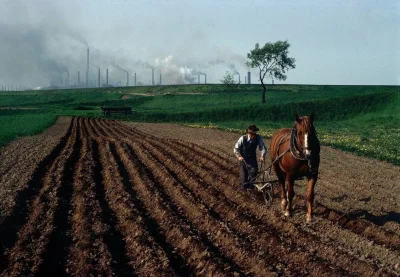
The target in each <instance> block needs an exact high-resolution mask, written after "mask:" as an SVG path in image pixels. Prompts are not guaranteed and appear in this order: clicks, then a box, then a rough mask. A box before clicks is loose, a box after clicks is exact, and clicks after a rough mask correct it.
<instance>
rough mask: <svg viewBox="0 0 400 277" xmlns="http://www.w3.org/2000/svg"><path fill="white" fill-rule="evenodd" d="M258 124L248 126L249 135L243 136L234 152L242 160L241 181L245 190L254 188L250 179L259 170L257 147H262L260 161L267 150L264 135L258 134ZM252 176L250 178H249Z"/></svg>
mask: <svg viewBox="0 0 400 277" xmlns="http://www.w3.org/2000/svg"><path fill="white" fill-rule="evenodd" d="M257 131H259V129H258V128H257V127H256V125H250V126H249V127H248V128H247V135H244V136H241V137H240V138H239V140H238V141H237V142H236V144H235V148H234V150H233V152H234V153H235V155H236V157H237V158H238V160H239V161H240V183H241V186H242V188H243V189H244V190H248V189H252V186H253V185H252V184H248V183H247V182H248V180H251V179H254V177H255V176H256V175H257V172H258V164H257V153H256V152H257V147H258V148H259V149H260V152H261V156H260V161H261V162H263V161H264V158H265V155H266V153H267V150H266V148H265V145H264V141H263V140H262V137H261V136H260V135H258V134H257ZM249 177H250V178H249Z"/></svg>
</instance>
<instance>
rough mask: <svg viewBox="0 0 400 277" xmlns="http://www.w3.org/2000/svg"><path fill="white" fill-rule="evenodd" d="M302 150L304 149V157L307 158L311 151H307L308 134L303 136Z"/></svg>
mask: <svg viewBox="0 0 400 277" xmlns="http://www.w3.org/2000/svg"><path fill="white" fill-rule="evenodd" d="M304 148H305V149H306V155H307V156H309V155H310V154H311V151H310V150H309V149H308V133H305V134H304Z"/></svg>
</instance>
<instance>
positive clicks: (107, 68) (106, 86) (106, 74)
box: [106, 68, 108, 87]
mask: <svg viewBox="0 0 400 277" xmlns="http://www.w3.org/2000/svg"><path fill="white" fill-rule="evenodd" d="M106 87H108V68H107V69H106Z"/></svg>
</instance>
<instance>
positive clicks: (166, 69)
mask: <svg viewBox="0 0 400 277" xmlns="http://www.w3.org/2000/svg"><path fill="white" fill-rule="evenodd" d="M0 7H1V9H0V89H2V88H4V86H5V87H6V88H8V87H10V86H11V88H13V87H15V86H20V87H21V86H22V87H46V86H49V85H57V86H61V85H66V84H67V83H68V81H67V80H69V85H76V84H77V81H78V71H79V72H80V82H81V84H82V83H84V82H85V80H86V71H87V49H88V48H89V53H90V56H89V59H90V66H89V73H88V74H89V85H91V86H97V78H98V69H99V68H100V75H101V84H104V83H105V74H106V73H105V72H106V68H108V71H109V83H110V84H113V85H118V84H120V85H126V82H127V77H126V76H127V73H128V76H129V82H130V83H129V84H130V85H133V84H134V74H135V73H136V80H137V84H144V85H149V84H151V83H152V69H154V75H155V77H154V79H155V83H156V84H157V83H159V82H160V75H161V78H162V81H161V83H162V84H188V83H197V82H198V78H199V73H204V74H202V75H200V82H202V83H204V82H205V78H207V83H221V80H222V79H223V77H224V75H225V74H226V72H230V73H236V74H235V80H236V81H239V78H240V81H241V83H244V82H245V81H247V80H245V77H246V75H247V72H248V71H249V70H250V72H251V83H253V84H255V83H260V82H259V80H258V70H257V69H251V68H250V69H249V68H248V67H247V66H246V61H247V53H249V52H250V50H252V49H254V47H255V44H256V43H259V44H260V46H263V45H264V44H265V43H268V42H272V43H273V42H276V41H279V40H280V41H288V42H289V44H290V47H289V57H293V58H295V60H296V62H295V64H296V68H294V69H290V70H289V71H288V72H287V79H286V80H285V81H283V80H274V82H275V84H318V85H324V84H326V85H400V1H398V0H385V1H376V0H373V1H372V0H371V1H369V0H342V1H336V0H330V1H327V0H319V1H316V0H304V1H297V0H295V1H294V0H293V1H291V0H287V1H278V0H276V1H273V0H263V1H261V0H260V1H259V0H229V1H228V0H219V1H213V0H201V1H192V0H51V1H50V0H35V1H32V0H0ZM68 75H69V79H68ZM266 82H267V83H271V82H272V80H271V79H269V78H268V79H266Z"/></svg>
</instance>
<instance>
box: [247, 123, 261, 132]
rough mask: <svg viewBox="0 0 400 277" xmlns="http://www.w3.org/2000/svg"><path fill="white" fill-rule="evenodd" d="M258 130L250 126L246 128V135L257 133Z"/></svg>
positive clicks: (254, 126)
mask: <svg viewBox="0 0 400 277" xmlns="http://www.w3.org/2000/svg"><path fill="white" fill-rule="evenodd" d="M259 130H260V129H258V128H257V126H256V125H250V126H249V127H247V132H248V133H255V132H257V131H259Z"/></svg>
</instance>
